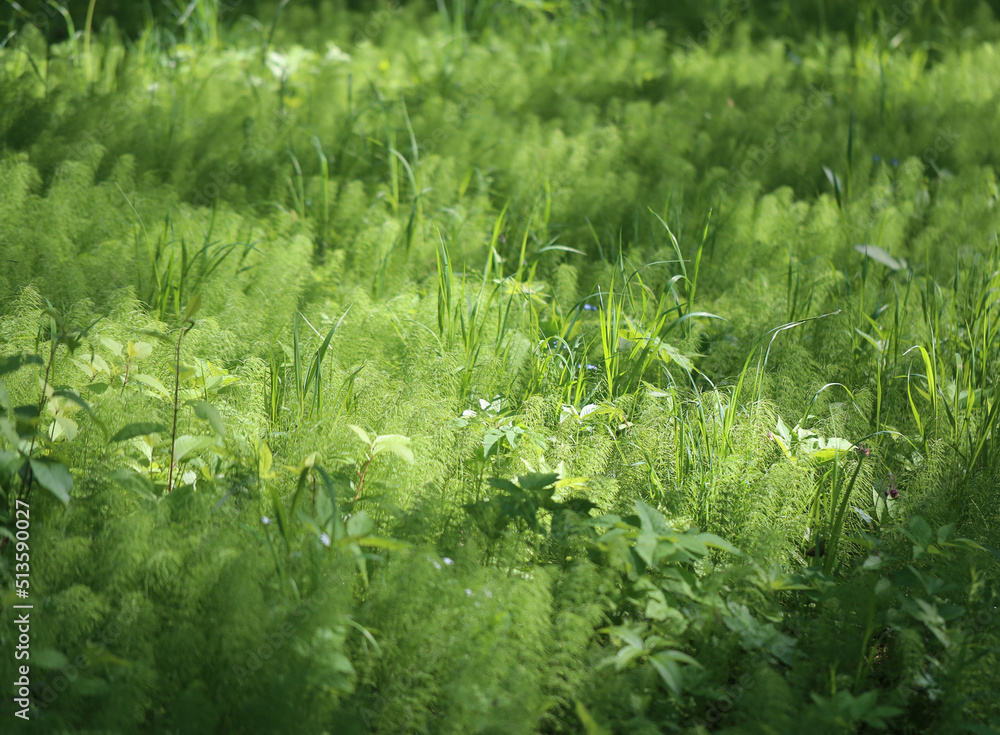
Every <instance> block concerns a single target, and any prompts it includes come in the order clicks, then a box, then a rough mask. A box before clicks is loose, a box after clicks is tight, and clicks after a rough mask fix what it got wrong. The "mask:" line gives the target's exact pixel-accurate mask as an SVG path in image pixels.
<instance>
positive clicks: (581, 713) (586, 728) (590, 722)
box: [576, 700, 611, 735]
mask: <svg viewBox="0 0 1000 735" xmlns="http://www.w3.org/2000/svg"><path fill="white" fill-rule="evenodd" d="M576 716H577V717H578V718H579V719H580V722H581V723H582V724H583V732H584V734H585V735H611V731H610V730H608V729H606V728H603V727H601V726H600V725H599V724H598V723H597V720H595V719H594V718H593V717H592V716H591V714H590V712H588V711H587V708H586V707H584V706H583V703H582V702H581V701H580V700H576Z"/></svg>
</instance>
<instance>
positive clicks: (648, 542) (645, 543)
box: [635, 529, 660, 567]
mask: <svg viewBox="0 0 1000 735" xmlns="http://www.w3.org/2000/svg"><path fill="white" fill-rule="evenodd" d="M659 541H660V540H659V537H658V536H657V535H656V534H655V533H653V532H652V531H650V530H647V529H643V530H642V531H640V532H639V538H638V539H637V540H636V542H635V553H636V554H638V555H639V558H640V559H642V560H643V561H644V562H646V565H647V566H650V567H651V566H653V558H654V557H655V555H656V547H657V546H658V545H659Z"/></svg>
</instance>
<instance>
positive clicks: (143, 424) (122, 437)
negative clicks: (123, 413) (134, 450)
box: [109, 421, 167, 442]
mask: <svg viewBox="0 0 1000 735" xmlns="http://www.w3.org/2000/svg"><path fill="white" fill-rule="evenodd" d="M166 431H167V427H166V426H164V425H163V424H157V423H152V422H148V421H140V422H138V423H134V424H129V425H127V426H123V427H122V428H121V429H119V430H118V432H117V433H115V435H114V436H113V437H111V439H110V440H109V441H110V442H123V441H126V440H128V439H134V438H135V437H137V436H146V435H148V434H163V433H166Z"/></svg>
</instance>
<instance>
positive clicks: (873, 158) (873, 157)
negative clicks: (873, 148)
mask: <svg viewBox="0 0 1000 735" xmlns="http://www.w3.org/2000/svg"><path fill="white" fill-rule="evenodd" d="M872 160H873V161H875V163H878V162H879V161H881V160H882V157H881V156H880V155H879V154H878V153H874V154H872Z"/></svg>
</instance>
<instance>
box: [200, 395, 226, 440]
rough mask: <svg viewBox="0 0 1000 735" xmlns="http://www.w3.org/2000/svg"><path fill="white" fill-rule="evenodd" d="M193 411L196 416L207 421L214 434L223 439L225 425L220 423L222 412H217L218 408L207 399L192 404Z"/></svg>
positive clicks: (224, 436)
mask: <svg viewBox="0 0 1000 735" xmlns="http://www.w3.org/2000/svg"><path fill="white" fill-rule="evenodd" d="M194 413H195V415H196V416H197V417H198V418H200V419H203V420H205V421H207V422H208V423H209V424H210V425H211V427H212V429H214V430H215V433H216V434H218V435H219V436H221V437H222V438H223V439H225V438H226V425H225V424H223V423H222V414H220V413H219V409H217V408H216V407H215V406H213V405H212V404H211V403H209V402H208V401H198V402H196V403H195V404H194Z"/></svg>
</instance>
